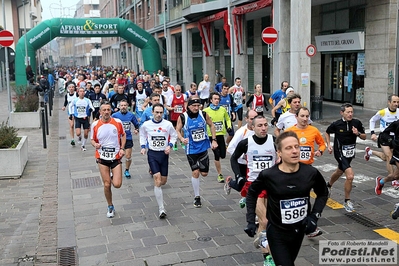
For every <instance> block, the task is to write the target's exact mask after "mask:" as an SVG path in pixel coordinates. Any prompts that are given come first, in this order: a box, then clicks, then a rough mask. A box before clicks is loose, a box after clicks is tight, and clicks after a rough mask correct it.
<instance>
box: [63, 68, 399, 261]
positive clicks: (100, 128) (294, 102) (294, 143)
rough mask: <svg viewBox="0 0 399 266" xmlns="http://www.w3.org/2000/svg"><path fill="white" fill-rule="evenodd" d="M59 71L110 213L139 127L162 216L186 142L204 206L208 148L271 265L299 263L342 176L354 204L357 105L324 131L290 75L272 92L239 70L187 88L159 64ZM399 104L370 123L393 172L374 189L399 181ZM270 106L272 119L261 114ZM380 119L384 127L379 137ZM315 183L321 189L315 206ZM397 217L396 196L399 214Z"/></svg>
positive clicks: (361, 132) (394, 99)
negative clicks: (323, 169)
mask: <svg viewBox="0 0 399 266" xmlns="http://www.w3.org/2000/svg"><path fill="white" fill-rule="evenodd" d="M55 76H56V79H57V80H58V86H59V87H62V88H65V91H66V93H65V96H64V97H65V101H64V106H63V110H65V111H66V112H67V115H66V120H67V121H68V123H69V126H70V140H69V141H70V144H71V145H72V146H75V145H76V143H78V144H80V148H81V150H82V152H84V151H86V150H87V148H86V146H87V140H88V139H89V137H90V139H89V141H90V143H91V145H92V146H93V147H94V148H95V158H96V162H97V164H98V167H99V170H100V174H101V177H102V180H103V183H104V194H105V198H106V201H107V204H108V209H107V217H108V218H112V217H114V216H115V207H114V205H113V202H112V190H111V188H112V186H113V187H114V188H119V187H121V185H122V180H123V176H124V177H126V178H128V179H129V178H131V174H130V171H129V170H130V165H131V162H132V159H133V160H134V158H135V156H138V155H139V154H135V155H134V156H133V155H132V148H133V134H138V135H139V145H140V153H141V154H142V155H146V156H147V160H148V165H149V173H150V174H151V175H152V177H153V180H154V195H155V199H156V201H157V203H158V206H159V214H158V215H159V218H160V219H164V218H166V217H167V211H166V208H165V206H164V199H163V192H162V186H163V185H165V184H166V182H167V178H168V168H169V155H170V154H171V153H172V152H175V151H177V150H178V149H179V148H180V147H181V149H183V150H184V152H185V154H186V155H187V161H188V164H189V166H190V168H191V171H192V173H191V183H192V189H193V195H194V199H193V205H194V207H195V208H200V207H201V206H202V202H201V194H200V192H201V191H200V176H202V177H206V176H208V173H209V168H210V158H209V155H208V150H209V149H211V150H212V152H213V155H214V156H213V158H212V160H213V162H214V164H215V168H216V172H217V174H216V175H215V176H214V178H215V179H216V181H217V182H219V183H224V191H225V193H226V195H229V194H230V193H231V191H232V189H233V190H235V191H237V192H238V193H240V195H241V197H242V198H241V200H240V201H239V204H240V206H241V207H242V208H244V207H245V206H246V207H247V215H246V219H247V226H246V227H245V232H246V233H247V234H248V235H249V236H250V237H255V240H254V245H255V247H256V248H259V249H260V250H261V252H262V253H263V256H264V265H294V261H295V259H296V257H297V255H298V252H299V249H300V246H301V243H302V240H303V237H304V235H307V237H317V236H319V235H321V234H322V231H321V230H320V229H319V228H318V227H317V221H318V219H319V218H320V217H321V213H322V211H323V208H324V207H325V205H326V202H327V199H328V197H329V196H330V193H331V187H332V186H333V185H334V183H335V182H336V181H337V180H338V178H339V177H340V176H342V175H343V174H345V177H346V180H345V183H344V192H345V195H344V199H342V202H343V206H344V208H345V210H346V211H347V212H353V211H355V207H354V204H353V202H352V201H351V190H352V182H353V179H354V171H353V168H352V167H351V161H352V160H353V159H354V158H355V154H356V140H357V138H360V139H363V140H364V139H366V137H367V136H366V133H365V129H364V126H363V124H362V122H361V121H359V120H358V119H355V118H353V111H354V109H353V106H352V105H351V104H343V105H342V106H341V107H340V110H339V114H340V115H338V110H337V120H336V121H334V122H332V123H331V124H330V125H329V126H328V128H327V130H326V132H324V136H323V134H322V133H321V132H320V131H319V130H318V129H317V128H316V127H314V126H313V125H312V123H313V121H312V120H311V118H310V110H309V109H308V108H306V107H303V106H302V105H301V96H300V95H299V94H298V92H296V91H295V88H293V87H290V86H289V83H288V82H287V81H283V82H282V83H281V88H280V89H279V90H277V91H276V92H274V93H273V94H272V95H271V96H270V97H268V96H267V95H265V94H263V93H262V85H261V84H256V85H255V87H254V88H253V90H248V88H243V87H242V86H241V79H240V78H239V77H236V78H235V79H234V84H229V83H228V82H227V81H226V79H225V78H221V80H220V82H218V83H216V84H211V82H210V80H209V76H208V75H207V74H205V75H204V76H203V80H202V81H201V82H199V83H198V84H196V83H194V82H192V83H186V84H189V85H187V88H186V91H183V90H182V87H181V86H180V85H179V84H175V82H173V81H171V80H170V78H169V77H167V76H164V73H163V72H162V71H158V72H157V73H148V72H146V71H141V72H140V73H135V72H133V71H130V70H127V69H122V68H116V69H113V68H108V69H101V70H99V69H90V68H86V69H83V68H73V69H72V68H59V69H57V70H56V71H55ZM173 83H174V84H175V85H172V84H173ZM61 91H62V90H61ZM248 91H253V94H251V95H249V94H248ZM398 104H399V97H398V96H396V95H391V96H389V98H388V107H387V108H385V109H382V110H380V111H378V112H377V113H376V115H374V116H373V117H372V118H371V119H370V121H369V123H370V125H369V127H370V130H371V136H370V138H371V139H372V140H374V141H377V144H378V147H381V149H382V151H377V150H372V149H371V148H370V147H366V149H365V155H364V159H365V160H369V158H370V156H378V157H380V158H381V159H382V160H384V161H386V167H387V173H388V174H387V176H386V177H377V178H376V187H375V192H376V194H377V195H380V194H381V193H382V191H383V187H384V185H385V184H386V183H387V182H391V181H392V185H393V186H395V187H396V188H397V187H399V183H398V182H397V181H396V179H399V170H398V169H399V168H398V167H399V141H398V140H397V139H395V136H398V134H399V121H397V118H398V113H397V112H398V111H397V108H398ZM269 110H270V114H271V116H272V120H271V121H267V118H266V117H265V116H264V113H265V112H267V111H269ZM243 122H245V124H243ZM376 122H379V125H380V129H379V133H380V134H379V135H378V137H377V134H376V132H375V125H376ZM236 126H237V127H236ZM82 127H83V134H82V129H81V128H82ZM269 127H273V128H274V130H272V131H273V133H274V135H272V134H270V133H268V129H269ZM89 134H90V136H89ZM332 134H334V141H333V143H331V139H330V137H331V135H332ZM75 135H76V137H75ZM325 152H328V153H330V154H333V155H334V158H335V160H336V162H337V163H336V164H337V168H336V169H335V171H334V172H333V174H332V175H331V177H330V178H327V181H325V179H324V178H323V176H322V175H321V174H320V172H319V171H318V170H317V169H316V168H314V167H312V164H313V162H314V160H315V157H320V156H322V155H323V154H324V153H325ZM227 153H229V154H231V157H230V166H231V169H232V172H233V173H234V175H233V176H226V177H225V175H224V173H222V160H223V159H224V158H225V157H226V154H227ZM123 158H124V162H125V163H124V166H125V168H124V170H123V167H122V159H123ZM227 163H228V162H227ZM211 178H212V177H211ZM311 190H313V191H314V193H315V194H316V199H315V202H314V204H313V206H312V205H311V203H310V196H309V195H310V192H311ZM398 216H399V204H397V205H395V209H394V211H393V212H392V218H393V219H397V217H398Z"/></svg>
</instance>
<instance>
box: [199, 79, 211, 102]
mask: <svg viewBox="0 0 399 266" xmlns="http://www.w3.org/2000/svg"><path fill="white" fill-rule="evenodd" d="M210 92H211V82H210V81H209V76H208V74H205V75H204V80H203V81H201V82H200V83H199V84H198V93H199V95H200V99H201V104H202V108H205V103H208V101H209V95H210Z"/></svg>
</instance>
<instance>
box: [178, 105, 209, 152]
mask: <svg viewBox="0 0 399 266" xmlns="http://www.w3.org/2000/svg"><path fill="white" fill-rule="evenodd" d="M183 115H184V118H185V123H184V127H183V130H184V138H188V144H187V145H186V154H198V153H201V152H204V151H206V150H208V149H209V148H210V147H211V145H210V141H209V137H208V134H207V132H206V120H205V118H204V116H203V115H202V112H201V111H200V112H199V114H198V116H197V118H190V117H189V116H188V115H187V113H186V112H185V113H183Z"/></svg>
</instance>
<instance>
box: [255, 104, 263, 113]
mask: <svg viewBox="0 0 399 266" xmlns="http://www.w3.org/2000/svg"><path fill="white" fill-rule="evenodd" d="M255 112H257V113H260V112H263V106H256V107H255Z"/></svg>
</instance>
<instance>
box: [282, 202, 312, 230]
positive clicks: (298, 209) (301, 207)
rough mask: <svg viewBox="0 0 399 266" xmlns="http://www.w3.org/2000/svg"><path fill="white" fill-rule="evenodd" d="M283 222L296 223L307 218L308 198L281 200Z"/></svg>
mask: <svg viewBox="0 0 399 266" xmlns="http://www.w3.org/2000/svg"><path fill="white" fill-rule="evenodd" d="M280 211H281V223H283V224H294V223H297V222H300V221H302V220H303V219H305V217H306V215H307V213H308V199H307V198H296V199H287V200H280Z"/></svg>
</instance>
